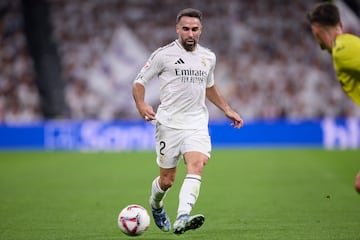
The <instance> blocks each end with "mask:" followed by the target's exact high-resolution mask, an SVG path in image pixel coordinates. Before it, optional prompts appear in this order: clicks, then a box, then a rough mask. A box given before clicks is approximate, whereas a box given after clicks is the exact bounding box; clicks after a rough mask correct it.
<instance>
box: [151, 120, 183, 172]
mask: <svg viewBox="0 0 360 240" xmlns="http://www.w3.org/2000/svg"><path fill="white" fill-rule="evenodd" d="M182 134H183V131H181V130H178V129H172V128H168V127H166V126H164V125H161V124H160V123H158V124H157V126H156V155H157V159H156V161H157V164H158V165H159V167H161V168H164V169H169V168H175V167H176V166H177V165H178V162H179V159H180V157H181V151H180V150H181V143H182Z"/></svg>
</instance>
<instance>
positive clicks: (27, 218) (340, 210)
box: [0, 149, 360, 240]
mask: <svg viewBox="0 0 360 240" xmlns="http://www.w3.org/2000/svg"><path fill="white" fill-rule="evenodd" d="M154 159H155V154H154V152H114V153H100V152H93V153H92V152H90V153H81V152H19V153H15V152H1V153H0V217H1V219H0V239H2V240H23V239H24V240H32V239H34V240H45V239H46V240H47V239H59V240H67V239H69V240H81V239H84V240H85V239H86V240H89V239H94V240H105V239H132V237H128V236H126V235H124V234H122V233H121V232H120V231H119V229H118V227H117V215H118V213H119V212H120V210H121V209H122V208H123V207H125V206H126V205H128V204H133V203H137V204H141V205H143V206H145V207H146V208H147V209H149V207H148V197H149V193H150V184H151V181H152V180H153V178H154V177H155V176H156V175H157V173H158V168H157V166H156V163H155V160H154ZM358 170H360V150H331V151H330V150H321V149H278V150H274V149H239V150H219V149H215V150H214V151H213V154H212V158H211V160H210V162H209V163H208V165H207V166H206V167H205V170H204V174H203V180H202V186H201V192H200V197H199V199H198V202H197V204H196V205H195V207H194V209H193V213H194V214H195V213H202V214H204V215H205V216H206V221H205V223H204V225H203V226H202V227H201V228H200V229H198V230H196V231H189V232H187V233H185V234H184V235H181V236H177V235H174V234H173V233H171V232H170V233H163V232H161V231H160V230H158V229H157V228H156V226H155V224H154V223H153V220H152V219H151V225H150V228H149V230H148V231H147V232H146V233H145V234H144V235H142V236H139V237H136V238H138V239H147V240H162V239H164V240H165V239H166V240H171V239H206V240H215V239H216V240H217V239H219V240H231V239H234V240H238V239H244V240H253V239H254V240H255V239H264V240H265V239H266V240H271V239H274V240H281V239H284V240H289V239H291V240H296V239H304V240H312V239H313V240H322V239H323V240H331V239H334V240H342V239H343V240H356V239H358V240H359V239H360V195H359V194H357V193H356V192H355V190H354V186H353V185H354V179H355V175H356V173H357V171H358ZM184 173H185V166H184V164H183V162H182V161H181V162H180V165H179V170H178V176H177V177H178V178H177V181H176V182H175V185H174V186H173V188H172V189H171V190H170V191H169V193H168V195H167V198H166V202H165V204H166V209H167V211H168V213H169V215H170V218H171V219H172V220H173V219H174V217H175V214H176V209H177V199H178V191H179V188H180V184H181V182H182V179H183V176H184Z"/></svg>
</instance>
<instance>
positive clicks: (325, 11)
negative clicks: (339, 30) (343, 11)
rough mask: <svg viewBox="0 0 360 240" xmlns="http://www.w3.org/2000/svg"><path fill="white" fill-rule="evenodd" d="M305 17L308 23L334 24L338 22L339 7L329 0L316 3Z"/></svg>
mask: <svg viewBox="0 0 360 240" xmlns="http://www.w3.org/2000/svg"><path fill="white" fill-rule="evenodd" d="M306 17H307V19H308V21H309V22H310V24H313V23H318V24H320V25H323V26H335V25H336V24H338V23H339V22H340V14H339V9H338V7H337V6H336V5H335V4H332V3H330V2H322V3H318V4H316V5H315V6H314V7H313V9H312V10H310V11H309V12H308V13H307V14H306Z"/></svg>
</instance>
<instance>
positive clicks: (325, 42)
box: [307, 2, 360, 193]
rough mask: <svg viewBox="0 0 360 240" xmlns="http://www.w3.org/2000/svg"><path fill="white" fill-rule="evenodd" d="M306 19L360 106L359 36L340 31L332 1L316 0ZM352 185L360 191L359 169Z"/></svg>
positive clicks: (342, 83) (341, 81) (349, 94)
mask: <svg viewBox="0 0 360 240" xmlns="http://www.w3.org/2000/svg"><path fill="white" fill-rule="evenodd" d="M307 19H308V20H309V22H310V25H311V30H312V33H313V35H314V37H315V39H316V41H317V42H318V43H319V45H320V47H321V49H324V50H327V51H328V52H329V53H330V54H331V56H332V58H333V62H334V68H335V71H336V75H337V78H338V81H339V82H340V85H341V87H342V88H343V90H344V91H345V93H346V94H347V95H348V96H349V97H350V98H351V99H352V100H353V101H354V102H355V103H356V104H357V105H358V106H360V38H359V37H357V36H355V35H352V34H347V33H344V32H343V24H342V22H341V19H340V14H339V9H338V8H337V6H336V5H334V4H332V3H329V2H324V3H318V4H317V5H315V7H314V8H313V9H312V10H311V11H309V12H308V13H307ZM355 189H356V190H357V192H359V193H360V171H359V173H358V174H357V176H356V180H355Z"/></svg>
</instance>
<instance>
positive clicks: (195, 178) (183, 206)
mask: <svg viewBox="0 0 360 240" xmlns="http://www.w3.org/2000/svg"><path fill="white" fill-rule="evenodd" d="M200 185H201V176H199V175H195V174H187V175H186V177H185V179H184V182H183V184H182V186H181V189H180V193H179V207H178V212H177V214H178V215H177V216H180V215H182V214H190V212H191V210H192V208H193V206H194V204H195V202H196V200H197V198H198V196H199V192H200Z"/></svg>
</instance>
